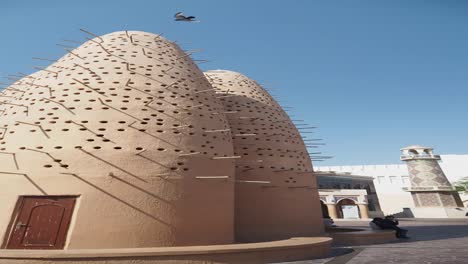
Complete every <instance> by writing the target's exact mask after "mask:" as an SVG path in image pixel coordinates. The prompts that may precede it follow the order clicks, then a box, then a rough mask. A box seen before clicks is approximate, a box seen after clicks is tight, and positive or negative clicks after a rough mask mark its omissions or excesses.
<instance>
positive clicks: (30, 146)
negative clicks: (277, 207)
mask: <svg viewBox="0 0 468 264" xmlns="http://www.w3.org/2000/svg"><path fill="white" fill-rule="evenodd" d="M0 97H1V98H0V114H1V118H0V186H2V191H1V192H0V201H1V202H0V240H2V241H3V238H4V237H5V238H7V240H8V242H7V247H9V248H31V247H32V248H34V246H35V247H36V248H50V249H53V248H57V249H58V248H69V249H79V248H132V247H153V246H174V245H202V244H223V243H232V242H233V241H234V224H233V219H234V179H233V177H234V172H235V171H234V160H233V159H232V158H233V155H234V154H233V145H232V141H231V134H230V131H229V127H228V123H227V120H226V117H225V115H224V113H223V112H224V110H223V105H222V104H221V103H220V102H219V100H218V99H217V98H216V97H215V93H214V91H213V90H212V87H211V85H210V83H209V82H208V81H207V80H206V78H205V77H204V75H203V73H202V72H201V71H200V70H199V69H198V67H197V66H196V65H195V64H194V63H193V62H192V61H191V59H190V58H189V56H188V54H185V53H184V52H183V51H182V50H181V49H180V48H178V47H177V45H175V44H174V43H172V42H170V41H167V40H165V39H164V38H162V37H161V36H158V35H155V34H151V33H146V32H139V31H128V32H126V31H122V32H115V33H111V34H108V35H105V36H101V37H95V38H93V39H91V40H89V41H87V42H86V43H84V44H83V45H81V46H80V47H78V48H76V49H74V50H71V51H70V52H69V53H68V54H67V55H65V56H64V57H62V58H61V59H59V60H58V61H57V62H55V63H53V64H52V65H50V66H48V67H47V68H45V69H43V70H40V71H38V72H36V73H34V74H31V75H30V76H26V77H24V78H22V79H21V80H18V81H16V82H15V83H14V84H12V85H11V86H9V87H8V88H7V89H5V90H4V91H3V92H2V93H1V95H0ZM5 186H7V187H5ZM37 195H39V196H40V197H38V196H37ZM18 197H20V200H19V201H18ZM17 201H18V202H17ZM15 205H16V207H15ZM44 214H46V216H47V218H44V219H46V220H44V221H42V220H41V221H40V222H34V223H32V222H28V223H26V222H25V221H29V220H27V219H29V218H31V219H36V218H35V217H36V216H43V215H44ZM38 219H39V218H38ZM56 221H62V222H60V223H61V224H59V225H58V227H57V229H53V228H52V229H53V232H55V233H54V234H53V235H52V236H51V237H46V236H47V235H48V234H42V235H38V236H37V237H27V235H26V233H27V232H29V233H34V232H35V228H39V227H40V226H42V227H44V225H49V224H51V222H54V223H55V222H56ZM54 228H55V227H54ZM63 228H65V229H64V230H63ZM51 232H52V231H51ZM67 233H68V236H67V235H66V234H67ZM25 243H26V244H28V245H29V247H27V245H26V244H25ZM31 245H32V246H31Z"/></svg>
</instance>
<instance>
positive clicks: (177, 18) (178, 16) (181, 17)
mask: <svg viewBox="0 0 468 264" xmlns="http://www.w3.org/2000/svg"><path fill="white" fill-rule="evenodd" d="M174 17H175V21H185V22H200V21H198V20H195V17H194V16H185V15H184V14H183V13H182V12H177V13H176V14H175V15H174Z"/></svg>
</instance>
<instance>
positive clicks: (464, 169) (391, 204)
mask: <svg viewBox="0 0 468 264" xmlns="http://www.w3.org/2000/svg"><path fill="white" fill-rule="evenodd" d="M439 164H440V166H441V168H442V170H443V171H444V173H445V175H446V176H447V178H448V180H449V181H450V182H452V183H453V182H455V181H457V180H459V179H461V178H464V177H468V155H441V161H440V163H439ZM314 170H315V171H335V172H349V173H351V174H353V175H362V176H371V177H374V185H375V189H376V192H377V196H378V197H379V202H380V206H381V207H382V211H383V212H384V214H386V215H387V214H396V213H401V212H402V211H403V208H405V207H406V208H413V207H414V203H413V199H412V198H411V195H410V193H408V192H404V191H403V190H402V187H409V181H407V180H406V179H405V178H406V177H408V169H407V167H406V165H405V164H404V163H403V162H402V163H400V164H387V165H353V166H323V167H314ZM462 200H463V201H467V200H468V196H467V195H463V196H462Z"/></svg>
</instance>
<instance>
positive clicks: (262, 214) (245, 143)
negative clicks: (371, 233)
mask: <svg viewBox="0 0 468 264" xmlns="http://www.w3.org/2000/svg"><path fill="white" fill-rule="evenodd" d="M205 75H206V76H207V78H208V80H209V81H210V82H211V84H212V85H213V88H214V89H215V90H216V92H217V94H218V98H220V99H221V101H222V102H223V104H224V107H225V111H226V115H227V118H228V120H229V124H230V127H231V133H232V136H233V142H234V152H235V155H237V156H240V159H237V160H236V211H235V226H236V240H237V241H239V242H252V241H267V240H274V239H282V238H287V237H293V236H313V235H317V234H319V233H320V232H322V214H321V209H320V203H319V197H318V192H317V188H316V180H315V176H314V175H313V173H312V163H311V160H310V157H309V154H308V152H307V149H306V147H305V145H304V142H303V140H302V138H301V135H300V134H299V132H298V130H297V128H296V127H295V125H294V124H293V122H292V121H291V120H290V118H289V117H288V115H287V114H286V112H285V111H284V110H283V109H282V108H281V106H280V105H279V104H278V103H277V102H276V101H275V100H274V99H273V98H272V97H271V96H270V95H269V94H268V92H267V91H266V90H265V89H264V88H262V87H261V86H260V85H258V84H257V83H256V82H255V81H253V80H251V79H249V78H247V77H246V76H244V75H242V74H239V73H237V72H232V71H224V70H215V71H208V72H205Z"/></svg>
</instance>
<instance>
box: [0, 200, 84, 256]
mask: <svg viewBox="0 0 468 264" xmlns="http://www.w3.org/2000/svg"><path fill="white" fill-rule="evenodd" d="M75 201H76V197H72V196H21V197H20V198H19V199H18V203H17V205H16V208H15V212H14V214H13V217H12V220H11V223H10V228H9V236H8V237H7V241H6V246H5V247H6V248H7V249H63V248H64V246H65V241H66V237H67V232H68V227H69V225H70V220H71V217H72V214H73V209H74V207H75Z"/></svg>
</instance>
